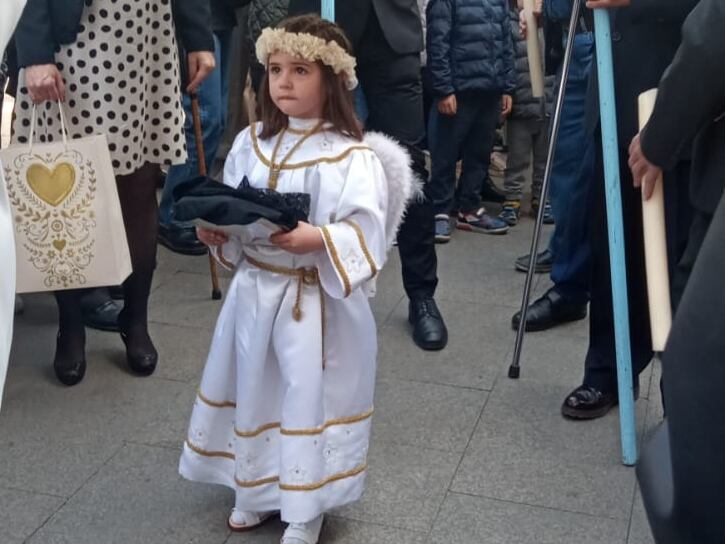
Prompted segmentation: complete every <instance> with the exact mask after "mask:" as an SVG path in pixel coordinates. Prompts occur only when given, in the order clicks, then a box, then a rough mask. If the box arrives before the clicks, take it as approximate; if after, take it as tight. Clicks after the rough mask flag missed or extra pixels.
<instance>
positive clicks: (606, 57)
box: [594, 9, 637, 466]
mask: <svg viewBox="0 0 725 544" xmlns="http://www.w3.org/2000/svg"><path fill="white" fill-rule="evenodd" d="M594 34H595V41H596V48H597V73H598V75H599V111H600V116H601V125H602V150H603V158H604V161H603V162H604V179H605V185H606V198H607V223H608V228H609V260H610V267H611V274H612V303H613V306H614V336H615V343H616V349H617V382H618V387H619V424H620V433H621V437H622V458H623V462H624V464H625V465H629V466H631V465H634V464H635V463H636V462H637V430H636V426H635V416H634V390H633V381H632V353H631V348H630V341H629V340H630V339H629V304H628V302H627V275H626V270H627V268H626V262H625V256H624V255H625V252H624V224H623V220H622V195H621V192H620V185H621V180H620V177H619V145H618V142H617V109H616V105H615V101H614V64H613V62H612V40H611V25H610V22H609V12H608V11H607V10H604V9H597V10H594Z"/></svg>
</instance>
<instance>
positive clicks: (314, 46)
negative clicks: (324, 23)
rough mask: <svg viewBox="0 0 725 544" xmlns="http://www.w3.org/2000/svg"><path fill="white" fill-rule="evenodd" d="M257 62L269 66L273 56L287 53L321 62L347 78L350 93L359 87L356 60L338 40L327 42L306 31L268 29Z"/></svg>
mask: <svg viewBox="0 0 725 544" xmlns="http://www.w3.org/2000/svg"><path fill="white" fill-rule="evenodd" d="M256 50H257V59H258V60H259V62H260V63H261V64H263V65H264V66H267V65H268V63H269V56H270V55H272V54H273V53H285V54H287V55H292V56H295V57H300V58H303V59H305V60H306V61H309V62H317V61H320V62H321V63H322V64H325V65H327V66H329V67H330V68H332V71H333V72H335V73H336V74H338V75H342V76H343V77H344V78H345V84H346V86H347V88H348V90H350V91H352V90H353V89H354V88H355V87H357V77H356V76H355V65H356V64H357V61H356V60H355V57H353V56H352V55H350V54H349V53H348V52H347V51H345V49H343V48H342V47H341V46H340V44H338V43H337V42H335V41H329V42H328V41H326V40H323V39H322V38H319V37H317V36H313V35H312V34H307V33H304V32H300V33H297V32H288V31H287V30H285V29H284V28H265V29H264V30H263V31H262V34H261V36H259V39H258V40H257V45H256Z"/></svg>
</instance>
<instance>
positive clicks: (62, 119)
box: [28, 101, 68, 153]
mask: <svg viewBox="0 0 725 544" xmlns="http://www.w3.org/2000/svg"><path fill="white" fill-rule="evenodd" d="M57 104H58V111H59V112H60V129H61V130H60V133H61V136H62V137H63V147H64V148H65V150H66V151H68V129H67V128H66V123H65V112H64V110H63V103H62V102H60V101H58V102H57ZM37 108H38V106H37V104H35V103H33V110H32V112H31V113H30V134H29V135H28V152H29V153H32V152H33V140H34V139H35V125H36V122H37V119H38V112H37ZM47 118H48V113H47V110H46V109H45V108H43V119H44V120H45V131H46V134H47V133H48V119H47Z"/></svg>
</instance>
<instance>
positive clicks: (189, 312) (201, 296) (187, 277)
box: [149, 272, 229, 329]
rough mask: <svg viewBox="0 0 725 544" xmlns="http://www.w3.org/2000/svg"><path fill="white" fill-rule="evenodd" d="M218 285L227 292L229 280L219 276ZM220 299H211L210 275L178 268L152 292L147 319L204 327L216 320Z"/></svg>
mask: <svg viewBox="0 0 725 544" xmlns="http://www.w3.org/2000/svg"><path fill="white" fill-rule="evenodd" d="M220 286H221V289H222V293H223V294H224V295H226V290H227V288H228V286H229V280H228V279H226V278H222V279H221V282H220ZM222 303H223V301H222V300H212V299H211V283H210V282H209V278H207V277H205V276H202V275H200V274H189V273H188V272H177V273H176V274H174V275H173V277H172V279H170V281H168V282H165V283H162V284H161V285H159V287H158V289H156V290H154V291H153V293H151V300H150V302H149V320H151V321H154V322H158V323H166V324H169V325H183V326H187V327H199V328H202V329H207V328H209V327H213V326H214V324H215V323H216V320H217V317H218V316H219V311H220V310H221V308H222Z"/></svg>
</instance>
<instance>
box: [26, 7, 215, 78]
mask: <svg viewBox="0 0 725 544" xmlns="http://www.w3.org/2000/svg"><path fill="white" fill-rule="evenodd" d="M172 6H173V10H174V21H175V23H176V28H177V30H178V32H179V34H180V36H181V40H182V42H183V45H184V47H185V48H186V50H187V51H214V39H213V37H212V34H211V15H210V11H209V2H208V0H172ZM83 7H84V0H28V3H27V5H26V6H25V11H23V15H22V17H21V18H20V22H19V23H18V27H17V29H16V31H15V44H16V46H17V50H18V63H19V65H20V67H24V66H33V65H35V64H52V63H54V62H55V49H56V48H57V47H58V46H59V45H66V44H70V43H73V42H74V41H75V40H76V36H77V35H78V26H79V24H80V20H81V15H82V14H83Z"/></svg>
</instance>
